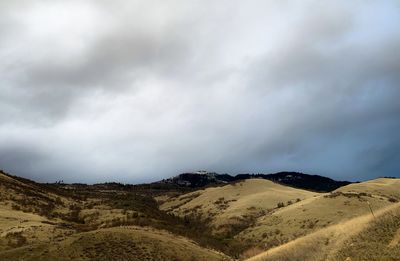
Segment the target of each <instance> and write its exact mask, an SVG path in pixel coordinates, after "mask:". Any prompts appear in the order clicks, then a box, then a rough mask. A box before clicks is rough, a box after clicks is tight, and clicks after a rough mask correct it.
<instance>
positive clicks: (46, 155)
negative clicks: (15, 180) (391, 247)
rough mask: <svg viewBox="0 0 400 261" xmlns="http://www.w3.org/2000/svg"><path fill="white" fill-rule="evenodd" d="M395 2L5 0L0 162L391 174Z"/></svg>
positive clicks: (29, 173)
mask: <svg viewBox="0 0 400 261" xmlns="http://www.w3.org/2000/svg"><path fill="white" fill-rule="evenodd" d="M399 24H400V5H399V4H398V3H397V2H396V1H379V2H373V1H371V2H368V3H365V2H362V1H351V2H349V1H335V2H334V3H333V2H332V3H331V2H321V1H317V0H313V1H311V0H310V1H301V3H300V2H295V1H245V2H243V1H217V2H215V1H168V3H167V2H166V1H122V0H121V1H112V3H111V2H109V1H94V0H93V1H89V0H88V1H78V0H73V1H66V0H65V1H61V0H60V1H28V0H27V1H3V2H2V3H0V35H1V41H0V76H1V78H0V168H2V169H4V170H7V171H10V172H13V173H15V174H17V175H22V176H25V177H29V178H34V179H36V180H40V181H49V182H52V181H56V180H60V179H63V180H65V181H68V182H101V181H111V180H115V181H121V182H145V181H152V180H158V179H161V178H165V177H169V176H171V175H175V174H177V173H179V172H182V171H190V170H197V169H207V170H213V171H217V172H229V173H232V174H235V173H241V172H265V173H267V172H274V171H280V170H296V171H303V172H308V173H315V174H321V175H327V176H331V177H333V178H337V179H349V180H362V179H367V178H373V177H377V176H399V175H400V174H399V171H400V165H399V164H398V162H400V150H399V148H400V134H398V133H399V131H398V129H399V128H400V120H399V115H400V102H399V98H400V87H399V86H400V74H399V72H400V50H399V49H400V48H399V46H400V32H399V31H398V25H399Z"/></svg>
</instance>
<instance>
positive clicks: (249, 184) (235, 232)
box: [0, 172, 400, 260]
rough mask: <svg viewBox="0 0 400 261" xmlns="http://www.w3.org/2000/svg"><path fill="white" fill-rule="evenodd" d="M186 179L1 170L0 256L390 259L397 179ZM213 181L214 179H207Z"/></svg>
mask: <svg viewBox="0 0 400 261" xmlns="http://www.w3.org/2000/svg"><path fill="white" fill-rule="evenodd" d="M193 175H195V176H194V177H196V178H197V179H198V180H197V181H196V182H195V183H193V184H194V186H193V187H191V186H188V183H186V184H180V185H179V184H178V183H174V182H172V183H168V182H166V181H164V182H163V183H153V184H140V185H131V184H120V183H102V184H94V185H86V184H64V183H62V182H61V183H60V182H58V183H55V184H41V183H36V182H34V181H31V180H28V179H24V178H20V177H17V176H12V175H9V174H7V173H4V172H0V260H55V259H57V260H67V259H68V260H110V259H115V258H117V259H119V260H205V259H209V260H233V259H238V258H240V259H245V258H248V257H252V256H255V255H257V254H258V253H261V254H260V255H259V256H257V257H256V258H261V259H260V260H264V259H265V258H266V256H267V257H268V260H269V259H270V258H274V259H271V260H296V258H297V259H298V260H325V259H326V260H344V259H347V258H348V257H351V258H353V260H365V259H368V258H367V255H370V256H371V257H373V259H368V260H374V259H375V260H381V259H380V258H381V257H383V260H385V258H386V259H387V260H392V259H391V258H392V257H393V256H396V255H397V254H398V252H396V251H398V248H399V245H398V244H399V241H400V237H399V232H398V231H399V229H400V224H399V221H398V220H399V216H400V215H399V213H400V210H399V209H400V206H399V205H398V204H399V203H397V202H399V201H400V179H394V178H379V179H375V180H370V181H366V182H360V183H352V184H347V185H345V186H339V187H338V188H336V189H334V190H331V191H329V192H320V191H316V190H315V188H317V187H319V188H322V187H325V188H327V187H329V186H330V185H326V184H330V182H329V181H327V180H326V179H325V178H324V177H321V176H318V177H317V178H314V177H310V175H306V174H304V175H305V176H303V174H300V173H297V174H295V175H292V174H289V173H278V174H277V175H276V174H271V175H275V176H270V177H269V178H271V177H274V181H271V180H269V179H265V178H263V177H261V178H254V177H255V176H251V178H246V177H248V176H245V177H243V176H240V175H238V176H236V177H235V178H234V179H233V180H232V179H231V178H232V176H229V175H224V176H223V177H220V175H219V174H216V173H204V172H202V173H194V174H188V175H184V176H182V178H183V179H191V178H192V176H193ZM245 175H247V174H245ZM178 177H179V178H178V179H180V176H178ZM236 178H237V180H235V179H236ZM212 179H214V181H212V182H217V183H214V185H210V184H211V183H210V182H209V181H210V180H212ZM222 179H223V180H222ZM271 179H272V178H271ZM310 179H311V180H321V182H323V181H326V182H327V183H326V184H325V185H322V186H321V185H318V184H313V183H312V182H311V181H309V180H310ZM295 180H297V181H295ZM307 180H308V181H307ZM306 181H307V182H306ZM291 182H292V183H293V182H294V183H295V186H303V187H304V186H308V185H307V184H311V185H310V187H312V188H313V189H309V190H304V189H299V188H296V187H295V186H294V185H293V184H289V183H291ZM302 182H303V183H302ZM284 183H288V184H284ZM191 184H192V183H191ZM204 184H208V185H205V187H204V186H203V185H204ZM299 184H300V185H299ZM302 184H303V185H302ZM332 184H338V183H332ZM200 185H201V186H203V187H201V189H198V188H196V186H200ZM342 185H343V184H342ZM332 188H333V187H330V189H332ZM372 213H373V214H372ZM374 216H375V217H376V218H374ZM110 239H111V240H110ZM379 249H381V250H382V249H384V250H382V251H380V252H379V251H378V250H379ZM265 251H267V252H265ZM363 253H367V254H365V255H363ZM304 258H305V259H304Z"/></svg>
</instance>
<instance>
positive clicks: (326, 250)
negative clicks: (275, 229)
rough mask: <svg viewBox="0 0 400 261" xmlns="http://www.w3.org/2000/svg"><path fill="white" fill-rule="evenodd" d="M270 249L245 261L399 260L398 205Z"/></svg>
mask: <svg viewBox="0 0 400 261" xmlns="http://www.w3.org/2000/svg"><path fill="white" fill-rule="evenodd" d="M375 215H376V218H374V217H373V216H372V215H371V214H367V215H363V216H361V217H356V218H354V219H351V220H349V221H346V222H343V223H340V224H337V225H332V226H330V227H327V228H325V229H321V230H319V231H317V232H314V233H312V234H309V235H307V236H304V237H301V238H298V239H296V240H294V241H291V242H289V243H287V244H284V245H281V246H278V247H276V248H272V249H270V250H268V251H266V252H264V253H261V254H259V255H257V256H254V257H252V258H250V259H248V261H264V260H268V261H269V260H271V261H274V260H276V261H278V260H279V261H289V260H290V261H300V260H310V261H322V260H328V261H329V260H332V261H333V260H398V259H397V258H398V257H399V256H400V245H399V229H400V204H398V203H397V204H394V205H392V206H389V207H386V208H383V209H381V210H379V211H376V213H375Z"/></svg>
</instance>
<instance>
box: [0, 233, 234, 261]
mask: <svg viewBox="0 0 400 261" xmlns="http://www.w3.org/2000/svg"><path fill="white" fill-rule="evenodd" d="M0 259H1V260H21V259H22V260H138V261H142V260H166V261H167V260H182V261H184V260H187V261H191V260H199V261H200V260H204V261H214V260H215V261H216V260H228V257H227V256H225V255H224V254H222V253H219V252H216V251H213V250H210V249H205V248H202V247H200V246H198V245H197V244H196V243H194V242H193V241H190V240H188V239H186V238H184V237H177V236H175V235H173V234H171V233H168V232H166V231H161V230H156V229H152V228H144V227H135V226H126V227H115V228H107V229H99V230H96V231H91V232H85V233H79V234H74V235H71V236H69V237H67V238H65V239H63V240H57V241H50V242H48V243H43V244H35V245H29V246H25V247H20V248H16V249H12V250H9V251H4V252H0Z"/></svg>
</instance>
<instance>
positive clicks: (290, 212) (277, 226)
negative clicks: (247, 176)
mask: <svg viewBox="0 0 400 261" xmlns="http://www.w3.org/2000/svg"><path fill="white" fill-rule="evenodd" d="M396 188H398V189H397V190H396ZM399 191H400V180H396V179H377V180H373V181H368V182H363V183H358V184H351V185H348V186H345V187H342V188H339V189H337V190H336V191H334V192H332V193H326V194H320V195H318V196H316V197H313V198H309V199H306V200H304V201H300V202H297V203H295V204H292V205H290V206H286V207H284V208H281V209H278V210H276V211H274V212H273V213H272V214H270V215H265V216H262V217H260V218H259V219H258V220H257V222H256V223H255V225H254V226H253V227H251V228H248V229H246V230H244V231H242V232H241V233H240V234H239V235H238V236H237V237H238V238H239V239H242V240H244V241H250V242H253V243H252V244H253V245H258V246H259V247H261V248H263V249H269V248H271V247H274V246H278V245H281V244H284V243H286V242H289V241H291V240H293V239H295V238H298V237H301V236H304V235H307V234H309V233H312V232H314V231H317V230H318V229H321V228H325V227H328V226H330V225H334V224H339V223H341V222H344V221H346V220H349V219H352V218H355V217H358V216H361V215H365V214H368V213H370V209H369V206H368V203H369V204H370V205H371V207H372V208H373V209H374V210H378V209H380V208H383V207H386V206H389V205H391V204H393V202H391V200H390V199H392V198H393V197H395V198H396V197H397V198H398V197H399V196H400V195H399V193H400V192H399Z"/></svg>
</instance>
